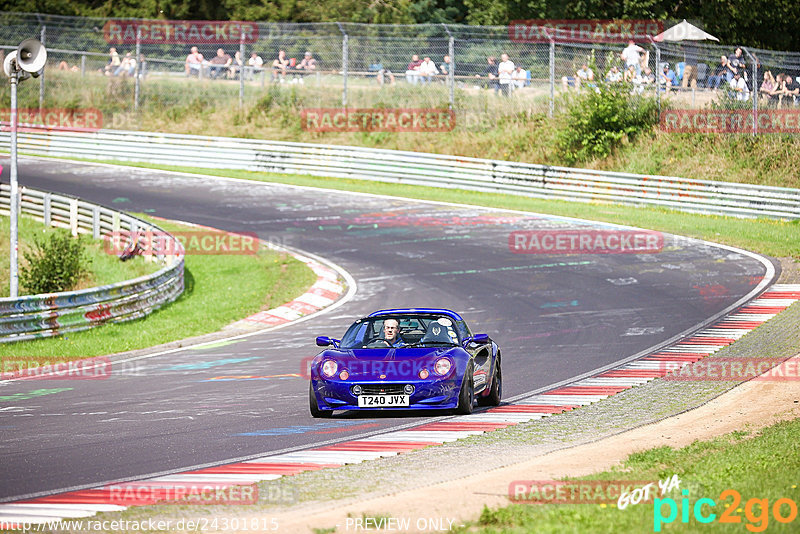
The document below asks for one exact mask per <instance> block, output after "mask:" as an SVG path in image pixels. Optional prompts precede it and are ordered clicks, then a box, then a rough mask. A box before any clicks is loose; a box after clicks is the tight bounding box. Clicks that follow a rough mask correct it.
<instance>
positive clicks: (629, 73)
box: [623, 65, 638, 84]
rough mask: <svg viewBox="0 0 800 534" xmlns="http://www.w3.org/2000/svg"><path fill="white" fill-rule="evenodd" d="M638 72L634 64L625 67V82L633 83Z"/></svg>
mask: <svg viewBox="0 0 800 534" xmlns="http://www.w3.org/2000/svg"><path fill="white" fill-rule="evenodd" d="M637 76H638V74H636V67H634V66H633V65H628V68H627V69H625V74H624V75H623V80H625V83H630V84H633V79H634V78H636V77H637Z"/></svg>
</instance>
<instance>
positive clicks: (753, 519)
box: [653, 489, 797, 532]
mask: <svg viewBox="0 0 800 534" xmlns="http://www.w3.org/2000/svg"><path fill="white" fill-rule="evenodd" d="M681 493H682V494H683V498H682V499H681V504H680V507H679V506H678V503H677V502H676V501H675V499H671V498H669V497H667V498H665V499H659V498H656V499H655V500H654V501H653V532H661V527H662V525H668V524H670V523H672V522H674V521H675V520H676V519H677V518H678V512H679V510H680V514H681V523H688V522H689V511H690V508H691V512H692V515H694V519H695V521H697V522H698V523H713V522H714V521H715V520H717V514H715V513H712V512H711V510H710V508H714V507H715V506H717V503H716V502H714V500H713V499H709V498H706V497H704V498H702V499H698V500H697V501H696V502H695V503H694V506H691V505H690V504H689V497H688V496H689V490H686V489H685V490H683V491H682V492H681ZM729 498H730V499H732V501H731V502H730V503H729V504H726V503H724V501H726V500H727V499H729ZM719 502H720V504H725V511H724V512H722V514H720V516H719V520H718V522H719V523H741V522H742V518H741V517H740V516H739V515H738V514H737V512H738V510H739V504H741V502H742V496H741V494H740V493H739V492H738V491H736V490H733V489H727V490H725V491H723V492H722V493H720V494H719ZM704 505H705V506H704ZM665 507H666V509H667V515H666V516H664V511H665ZM770 511H771V512H772V517H773V518H774V519H775V521H777V522H778V523H791V522H792V521H794V520H795V519H797V503H796V502H794V501H793V500H791V499H787V498H785V497H784V498H781V499H778V500H776V501H775V502H774V503H772V507H771V508H770V502H769V499H756V498H753V499H750V500H748V501H747V503H746V504H745V506H744V515H745V518H746V519H747V521H748V523H747V524H746V525H745V527H746V528H747V530H749V531H750V532H764V531H765V530H766V529H767V527H768V526H769V515H770ZM786 512H788V513H786Z"/></svg>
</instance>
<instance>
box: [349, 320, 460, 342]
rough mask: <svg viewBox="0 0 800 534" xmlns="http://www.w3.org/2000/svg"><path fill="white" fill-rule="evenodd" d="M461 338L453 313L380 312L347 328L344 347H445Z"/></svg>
mask: <svg viewBox="0 0 800 534" xmlns="http://www.w3.org/2000/svg"><path fill="white" fill-rule="evenodd" d="M459 342H460V337H459V334H458V330H457V328H456V325H455V324H453V320H452V319H451V318H450V317H447V316H444V315H437V314H398V315H381V316H378V317H367V318H364V319H359V320H358V321H356V322H355V323H353V325H352V326H351V327H350V328H349V329H348V330H347V333H346V334H345V335H344V337H343V338H342V343H341V345H340V347H341V348H343V349H380V348H386V347H446V346H455V345H458V344H459Z"/></svg>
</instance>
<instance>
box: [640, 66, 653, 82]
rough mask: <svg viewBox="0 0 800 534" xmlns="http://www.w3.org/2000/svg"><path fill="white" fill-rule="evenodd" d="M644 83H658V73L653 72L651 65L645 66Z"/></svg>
mask: <svg viewBox="0 0 800 534" xmlns="http://www.w3.org/2000/svg"><path fill="white" fill-rule="evenodd" d="M642 83H643V84H644V85H651V84H654V83H656V75H655V74H653V71H652V70H650V67H645V68H644V74H643V75H642Z"/></svg>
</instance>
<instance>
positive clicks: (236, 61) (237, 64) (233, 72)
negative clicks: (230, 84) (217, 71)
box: [228, 50, 244, 80]
mask: <svg viewBox="0 0 800 534" xmlns="http://www.w3.org/2000/svg"><path fill="white" fill-rule="evenodd" d="M242 67H244V61H242V54H241V53H240V52H239V51H238V50H237V51H236V52H235V53H234V54H233V61H232V62H231V64H230V66H229V67H228V78H229V79H234V80H238V79H239V76H240V75H241V73H242Z"/></svg>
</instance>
